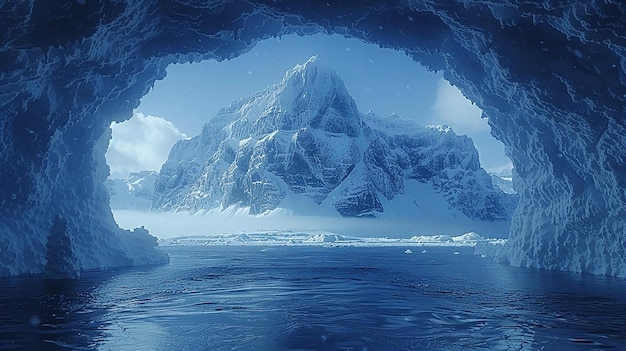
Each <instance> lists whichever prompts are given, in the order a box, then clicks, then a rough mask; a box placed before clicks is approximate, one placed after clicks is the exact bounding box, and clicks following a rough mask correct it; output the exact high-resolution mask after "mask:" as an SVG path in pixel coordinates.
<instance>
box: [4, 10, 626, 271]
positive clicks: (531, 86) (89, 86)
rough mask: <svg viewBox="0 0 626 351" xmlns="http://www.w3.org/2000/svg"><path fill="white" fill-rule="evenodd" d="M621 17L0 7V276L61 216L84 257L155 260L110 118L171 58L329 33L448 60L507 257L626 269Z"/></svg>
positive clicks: (536, 263)
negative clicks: (499, 161) (489, 174)
mask: <svg viewBox="0 0 626 351" xmlns="http://www.w3.org/2000/svg"><path fill="white" fill-rule="evenodd" d="M625 16H626V5H624V4H622V3H621V2H618V1H615V2H605V1H593V0H587V1H576V2H561V1H554V2H552V1H546V2H544V3H542V4H540V5H539V4H529V3H527V2H523V1H511V2H509V3H507V4H502V5H498V4H494V3H493V2H491V1H471V2H470V1H462V0H458V1H450V2H439V1H434V0H421V1H417V0H414V1H395V2H388V1H376V0H372V1H367V2H360V3H354V2H348V1H345V2H338V3H333V4H331V3H329V2H324V1H322V2H306V3H293V2H292V1H288V0H284V1H281V0H275V1H269V0H267V1H264V0H260V1H244V0H222V1H208V0H205V1H197V0H159V1H156V0H153V1H148V0H147V1H143V2H134V3H125V2H120V1H116V0H89V1H76V2H68V3H65V4H58V3H54V4H51V3H49V2H47V1H44V0H30V1H29V0H23V1H15V2H11V3H4V4H2V5H0V18H1V19H2V23H4V25H5V26H6V30H5V31H3V32H2V33H0V37H1V40H0V43H2V44H0V77H1V79H0V99H1V100H0V114H1V119H0V138H1V140H2V152H1V153H0V162H1V165H2V167H0V179H1V183H2V185H1V186H0V232H2V233H3V234H2V236H0V250H2V256H1V257H0V274H2V275H6V274H21V273H36V272H41V271H42V269H43V267H44V263H45V251H46V249H45V240H46V239H45V238H46V237H47V233H49V232H50V230H51V228H52V219H53V218H64V219H65V222H66V223H67V225H66V227H67V231H68V232H69V233H71V235H72V237H73V239H74V240H73V243H74V246H75V250H76V251H77V256H78V257H80V259H79V260H78V262H77V266H79V267H80V268H83V269H84V268H97V267H103V266H110V265H124V264H140V263H157V262H163V261H164V260H165V258H163V256H162V255H161V254H160V253H159V252H158V251H155V250H153V248H152V246H151V245H152V243H151V242H150V240H145V242H146V243H148V244H149V245H146V247H145V249H143V250H140V251H137V250H135V248H136V246H133V245H131V244H129V242H130V241H133V240H134V242H137V241H139V242H144V241H143V237H142V238H139V239H138V238H135V237H132V238H131V239H129V238H128V236H125V235H124V234H123V233H120V230H119V228H117V225H116V224H115V222H114V221H113V217H112V215H111V211H110V209H109V208H108V207H107V201H106V194H105V190H104V187H103V185H102V184H103V182H104V179H105V178H106V176H107V173H108V171H107V167H106V163H105V161H104V152H105V150H106V144H107V141H108V138H109V135H110V129H109V127H108V126H109V124H110V122H111V121H120V120H124V119H127V118H129V117H130V116H131V113H132V109H133V108H134V107H136V106H137V105H138V104H139V99H140V98H141V97H142V96H143V95H145V94H146V93H147V92H148V90H149V88H150V86H151V85H152V84H153V83H154V81H155V80H157V79H161V78H163V77H164V75H165V68H166V66H167V65H168V64H170V63H174V62H185V61H199V60H203V59H214V60H223V59H226V58H229V57H234V56H237V55H239V54H241V53H243V52H245V51H247V50H249V49H250V48H251V47H252V46H253V45H254V44H255V43H256V42H257V41H258V40H262V39H264V38H267V37H271V36H279V35H285V34H298V35H307V34H312V33H316V32H321V31H325V32H332V33H338V34H341V35H344V36H348V37H353V38H356V39H359V40H364V41H367V42H371V43H374V44H378V45H381V46H385V47H391V48H394V49H396V50H402V51H405V52H406V53H407V54H408V55H409V56H411V57H412V58H413V59H414V60H416V61H419V62H421V63H422V64H423V65H424V66H426V67H429V68H430V69H434V70H435V69H436V70H443V71H444V72H445V77H446V79H447V80H449V81H450V82H452V83H453V84H455V85H457V86H458V87H459V88H460V89H461V90H462V91H463V92H464V94H465V95H466V96H467V97H468V98H470V99H471V100H472V101H474V102H475V103H476V104H477V105H478V106H479V107H480V108H481V109H482V110H483V111H485V113H486V114H487V115H488V116H489V117H490V124H491V127H492V131H493V133H494V135H495V136H496V137H497V138H498V139H499V140H501V141H502V142H503V143H504V144H505V145H507V147H508V153H509V157H510V158H511V159H512V161H513V163H514V165H515V168H516V170H517V173H518V183H517V189H518V191H519V193H520V204H519V206H518V209H517V211H516V214H515V217H514V220H513V224H512V229H511V235H510V240H509V242H508V244H507V247H506V249H505V250H504V251H503V252H502V254H501V255H500V259H501V260H503V261H507V262H509V263H511V264H514V265H522V266H532V267H543V268H553V269H565V270H572V271H585V272H594V273H602V274H613V275H622V276H623V275H626V257H625V256H624V255H623V251H624V247H625V246H626V235H625V234H626V225H625V224H626V223H625V222H626V193H625V191H624V189H625V188H626V166H625V165H626V147H625V146H626V138H625V137H624V136H626V125H625V123H624V115H625V112H626V104H625V102H626V30H625V28H624V26H625V24H624V22H623V18H625ZM129 240H130V241H129ZM96 252H97V254H96Z"/></svg>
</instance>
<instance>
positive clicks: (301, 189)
mask: <svg viewBox="0 0 626 351" xmlns="http://www.w3.org/2000/svg"><path fill="white" fill-rule="evenodd" d="M199 155H203V157H202V158H201V157H199ZM411 179H412V180H417V181H419V182H422V183H428V184H432V187H433V188H434V190H435V191H436V192H437V193H439V194H440V196H443V197H445V198H446V200H447V201H448V202H449V204H450V205H451V206H452V207H454V208H456V209H458V210H460V211H461V212H462V213H463V214H464V215H465V216H467V217H468V218H471V219H479V220H486V221H496V220H500V221H508V220H510V218H511V213H512V211H513V209H514V206H515V201H516V197H515V196H507V195H505V194H504V193H503V192H501V191H500V190H499V189H497V190H496V189H494V187H493V186H492V183H491V178H490V177H489V175H488V174H487V173H486V172H485V171H484V170H483V169H482V168H481V167H480V164H479V161H478V152H477V151H476V149H475V148H474V144H473V143H472V141H471V140H470V139H469V138H468V137H466V136H458V135H456V134H454V133H453V132H452V131H451V130H449V129H443V128H441V127H428V128H427V127H422V126H420V125H417V124H416V123H414V122H412V121H408V120H403V119H401V118H399V117H397V116H392V117H389V118H381V117H378V116H375V115H373V114H370V115H365V116H363V115H361V113H360V112H359V111H358V109H357V106H356V104H355V102H354V100H353V99H352V97H351V96H350V94H349V93H348V91H347V90H346V88H345V86H344V84H343V82H342V81H341V79H340V78H339V76H337V74H336V73H335V72H334V71H332V70H331V69H330V68H327V67H324V66H323V65H322V64H320V63H319V62H318V60H317V59H316V58H315V57H314V58H311V59H310V60H309V61H307V62H306V63H305V64H303V65H298V66H296V67H295V68H294V69H292V70H291V71H289V72H287V74H286V75H285V78H284V79H283V80H282V81H281V82H280V83H278V84H276V85H274V86H271V87H269V88H267V89H265V90H263V91H260V92H258V93H256V94H255V95H254V96H251V97H248V98H244V99H241V100H240V101H236V102H234V103H232V104H231V105H230V106H229V107H227V108H225V109H222V110H221V111H220V112H219V113H218V115H217V116H215V117H214V118H212V119H211V120H210V121H209V122H208V123H207V124H205V126H204V128H203V131H202V134H200V135H199V136H197V137H195V138H192V139H191V140H183V141H180V142H178V143H177V144H176V145H175V146H174V147H173V148H172V151H171V152H170V156H169V158H168V160H167V162H166V163H165V164H164V165H163V168H162V170H161V175H160V177H159V179H158V181H157V183H156V187H155V195H154V208H155V209H158V210H164V211H189V212H198V211H203V210H212V209H214V208H218V209H222V210H223V209H226V208H228V207H229V206H233V205H234V206H238V207H245V208H249V213H250V214H253V215H256V214H261V213H266V212H268V211H271V210H274V209H276V208H277V207H279V206H283V207H286V208H288V209H289V210H292V211H296V212H298V209H295V208H293V206H294V203H293V201H287V202H288V203H287V204H283V202H284V201H285V199H287V198H294V197H295V195H303V196H304V197H306V198H308V199H310V200H312V201H313V202H315V203H316V204H317V205H321V206H322V207H325V206H326V205H328V206H327V207H331V208H333V209H334V210H336V211H337V212H338V213H339V214H341V215H342V216H344V217H376V216H377V213H382V212H384V211H385V207H384V206H383V203H382V200H383V197H384V198H385V199H386V200H389V201H390V200H393V198H394V197H395V196H396V195H398V194H402V193H404V191H405V189H404V185H405V180H411ZM300 214H302V213H300Z"/></svg>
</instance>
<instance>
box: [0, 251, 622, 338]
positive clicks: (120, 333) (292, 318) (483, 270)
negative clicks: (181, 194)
mask: <svg viewBox="0 0 626 351" xmlns="http://www.w3.org/2000/svg"><path fill="white" fill-rule="evenodd" d="M404 249H405V248H321V247H276V248H265V249H263V248H259V247H208V248H207V247H171V248H166V250H167V251H168V252H169V253H170V254H171V256H172V263H171V264H170V265H168V266H160V267H148V268H145V267H144V268H134V269H124V270H116V271H108V272H89V273H84V274H83V277H82V278H81V280H79V281H45V280H42V279H40V278H34V277H20V278H6V279H2V280H0V287H1V291H0V350H611V349H613V350H626V281H624V280H621V279H615V278H607V277H601V276H593V275H578V274H568V273H556V272H545V271H538V270H526V269H519V268H511V267H507V266H502V265H498V264H494V263H492V262H490V260H488V259H481V258H476V257H473V256H472V251H471V249H461V250H459V249H458V248H429V249H427V250H428V251H427V252H426V253H425V254H422V253H421V249H413V251H414V252H415V253H413V254H404ZM454 251H459V253H458V254H453V253H454Z"/></svg>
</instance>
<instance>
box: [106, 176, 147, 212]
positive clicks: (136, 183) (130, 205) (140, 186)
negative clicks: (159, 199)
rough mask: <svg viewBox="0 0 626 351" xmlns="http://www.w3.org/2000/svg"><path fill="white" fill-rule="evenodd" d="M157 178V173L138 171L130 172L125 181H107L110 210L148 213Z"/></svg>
mask: <svg viewBox="0 0 626 351" xmlns="http://www.w3.org/2000/svg"><path fill="white" fill-rule="evenodd" d="M158 176H159V173H158V172H154V171H140V172H131V173H130V175H129V176H128V178H126V179H107V180H106V183H105V184H106V187H107V191H108V193H109V197H110V199H109V203H110V204H111V209H113V210H140V211H150V209H151V208H152V195H153V191H154V183H155V182H156V180H157V178H158Z"/></svg>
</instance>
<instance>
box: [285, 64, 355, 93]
mask: <svg viewBox="0 0 626 351" xmlns="http://www.w3.org/2000/svg"><path fill="white" fill-rule="evenodd" d="M290 82H291V83H292V84H286V85H287V86H292V87H294V86H298V85H302V86H303V87H313V86H317V87H321V88H328V89H332V88H338V89H339V90H343V91H345V90H346V88H345V86H344V84H343V80H341V78H340V77H339V76H338V75H337V73H336V72H335V71H334V70H333V69H332V68H330V67H329V66H326V65H324V63H323V62H322V61H321V60H320V59H319V57H318V56H317V55H315V56H311V58H309V59H308V60H307V61H306V62H305V63H303V64H298V65H296V66H295V67H294V68H292V69H290V70H289V71H287V72H286V73H285V78H284V79H283V83H290ZM346 93H347V91H346Z"/></svg>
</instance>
